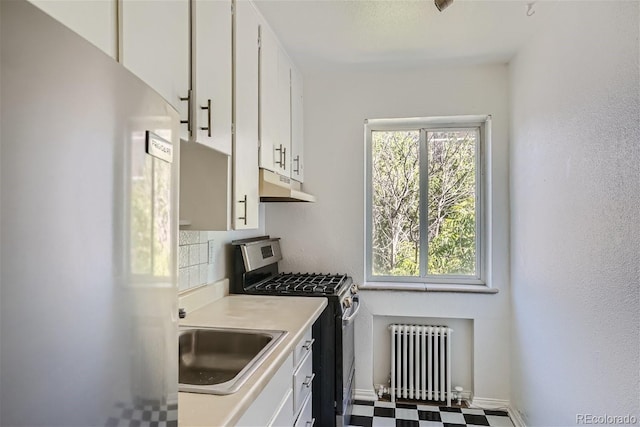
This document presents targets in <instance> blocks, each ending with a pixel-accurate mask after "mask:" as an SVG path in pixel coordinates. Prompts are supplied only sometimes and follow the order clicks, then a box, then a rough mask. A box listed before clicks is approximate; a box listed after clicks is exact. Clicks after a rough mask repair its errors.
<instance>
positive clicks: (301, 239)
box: [266, 65, 510, 399]
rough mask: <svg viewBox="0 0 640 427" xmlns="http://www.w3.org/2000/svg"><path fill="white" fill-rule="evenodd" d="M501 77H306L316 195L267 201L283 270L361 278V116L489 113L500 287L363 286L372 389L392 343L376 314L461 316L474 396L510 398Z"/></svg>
mask: <svg viewBox="0 0 640 427" xmlns="http://www.w3.org/2000/svg"><path fill="white" fill-rule="evenodd" d="M507 77H508V74H507V67H506V65H491V66H466V67H463V66H450V67H437V68H429V69H416V70H408V71H396V70H392V69H386V70H384V69H382V70H381V69H378V71H374V70H371V69H368V68H362V69H342V70H339V69H327V70H318V71H317V72H316V73H308V74H305V76H304V96H305V98H304V108H305V111H304V119H305V120H304V122H305V163H306V167H305V184H304V188H305V191H308V192H310V193H312V194H314V195H316V196H317V198H318V202H317V203H315V204H269V205H267V209H266V218H267V222H266V230H267V232H268V233H269V234H271V235H274V236H280V237H282V239H283V241H282V250H283V253H284V257H285V260H286V261H285V262H283V263H282V266H281V267H282V268H283V269H284V270H295V271H315V272H346V273H348V274H350V275H351V276H353V278H354V281H355V282H356V283H362V282H363V279H364V120H365V119H371V118H388V117H420V116H441V115H463V114H492V115H493V146H494V151H493V154H492V158H491V161H492V165H493V166H492V169H493V178H494V181H493V199H492V205H493V209H494V211H495V216H494V220H493V224H492V225H493V228H494V236H493V237H494V248H495V251H494V254H493V261H492V269H493V279H492V283H491V284H492V286H494V287H496V288H498V289H500V293H499V294H497V295H478V294H473V295H463V294H452V293H438V294H436V293H424V292H392V291H372V290H369V291H362V292H361V295H362V301H363V309H362V311H361V313H362V315H360V316H359V317H358V319H357V322H356V334H357V336H356V370H357V372H356V387H357V388H358V389H361V390H371V391H372V390H373V384H374V381H373V378H374V367H373V358H374V356H373V354H374V352H380V351H385V352H386V351H387V348H388V346H389V343H388V340H386V339H385V340H383V342H380V340H379V339H375V340H374V332H373V318H374V316H407V317H439V318H461V319H472V320H473V324H474V331H473V339H474V345H473V355H468V357H469V360H471V358H472V359H473V361H472V363H473V384H474V388H475V390H474V391H475V393H476V395H478V396H481V397H485V398H496V399H508V398H509V372H510V368H509V325H508V321H509V295H508V294H509V289H508V284H507V280H508V173H507V172H508V171H507V159H508V150H507V134H508V94H507V90H508V82H507ZM470 363H471V362H470ZM375 375H376V377H379V376H382V377H384V376H385V375H388V372H386V373H385V372H383V373H380V372H375Z"/></svg>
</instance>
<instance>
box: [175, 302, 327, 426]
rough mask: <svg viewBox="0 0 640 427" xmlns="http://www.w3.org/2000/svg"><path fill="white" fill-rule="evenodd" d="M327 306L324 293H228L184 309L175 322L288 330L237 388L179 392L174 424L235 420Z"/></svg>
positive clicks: (228, 423) (223, 423)
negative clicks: (221, 391)
mask: <svg viewBox="0 0 640 427" xmlns="http://www.w3.org/2000/svg"><path fill="white" fill-rule="evenodd" d="M326 306H327V299H326V298H315V297H314V298H310V297H288V296H287V297H277V296H254V295H230V296H227V297H224V298H222V299H219V300H217V301H215V302H213V303H211V304H208V305H205V306H203V307H202V308H199V309H197V310H195V311H193V312H187V317H186V318H185V319H182V320H181V321H180V326H209V327H225V328H248V329H278V330H285V331H287V332H288V334H287V336H286V337H285V338H284V339H283V340H282V341H281V342H280V343H279V344H278V345H277V347H276V348H275V349H274V351H273V352H272V353H271V354H270V355H269V357H268V358H267V359H266V360H265V362H264V363H263V364H262V365H261V366H260V367H259V368H258V370H257V371H255V372H254V373H253V374H252V375H251V376H250V377H249V379H248V380H247V382H246V383H244V385H242V387H240V390H238V391H237V392H235V393H233V394H229V395H224V396H222V395H214V394H197V393H183V392H181V393H178V424H179V425H180V426H181V427H183V426H189V427H190V426H216V427H217V426H232V425H235V423H237V422H238V420H239V419H240V417H241V416H242V415H243V414H244V412H245V411H246V409H247V408H248V407H249V406H250V405H251V403H252V402H253V401H254V400H255V399H256V397H258V395H259V394H260V392H261V391H262V389H263V388H264V387H265V386H266V385H267V383H268V382H269V380H270V379H271V378H272V377H273V375H274V374H275V373H276V371H277V370H278V368H279V367H280V366H281V365H282V363H283V362H284V361H285V360H286V359H287V356H288V355H289V353H290V352H291V351H292V350H293V348H294V347H295V345H296V343H297V342H298V341H299V340H300V339H302V337H303V335H304V332H305V331H306V330H307V328H308V327H310V326H311V325H313V322H315V320H316V319H317V318H318V316H320V314H321V313H322V311H323V310H324V308H325V307H326Z"/></svg>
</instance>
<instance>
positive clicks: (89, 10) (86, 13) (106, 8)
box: [31, 0, 118, 59]
mask: <svg viewBox="0 0 640 427" xmlns="http://www.w3.org/2000/svg"><path fill="white" fill-rule="evenodd" d="M31 3H33V4H35V5H36V6H38V7H39V8H40V9H42V10H43V11H44V12H46V13H47V14H49V15H50V16H51V17H53V18H55V19H57V20H58V21H60V22H61V23H63V24H64V25H66V26H67V27H69V28H70V29H71V30H73V31H75V32H76V33H78V34H79V35H81V36H82V37H84V38H85V39H87V40H88V41H90V42H91V43H93V44H94V45H96V46H97V47H99V48H100V49H102V50H103V51H104V52H105V53H106V54H107V55H109V56H111V57H112V58H114V59H115V58H116V56H117V51H118V37H117V33H116V29H117V21H118V18H117V5H116V0H93V1H77V0H31Z"/></svg>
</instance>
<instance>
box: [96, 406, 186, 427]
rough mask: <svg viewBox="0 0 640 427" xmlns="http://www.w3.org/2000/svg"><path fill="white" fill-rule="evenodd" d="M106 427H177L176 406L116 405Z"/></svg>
mask: <svg viewBox="0 0 640 427" xmlns="http://www.w3.org/2000/svg"><path fill="white" fill-rule="evenodd" d="M106 427H178V404H177V403H174V404H170V405H160V404H158V403H152V402H140V403H138V404H136V405H131V404H125V403H118V404H117V405H116V408H115V410H114V414H113V416H112V417H110V418H109V419H108V420H107V422H106Z"/></svg>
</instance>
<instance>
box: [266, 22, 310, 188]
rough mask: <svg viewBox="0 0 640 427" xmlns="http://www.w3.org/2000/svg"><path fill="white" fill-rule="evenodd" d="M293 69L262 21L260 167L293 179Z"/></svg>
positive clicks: (276, 40)
mask: <svg viewBox="0 0 640 427" xmlns="http://www.w3.org/2000/svg"><path fill="white" fill-rule="evenodd" d="M292 69H293V65H292V62H291V60H290V59H289V57H288V56H287V53H286V52H285V51H284V49H283V48H282V46H281V45H280V43H279V42H278V39H277V38H276V36H275V34H274V33H273V31H272V30H271V28H270V27H269V26H268V24H267V23H266V22H264V21H262V31H261V43H260V167H261V168H263V169H268V170H270V171H273V172H276V173H278V174H280V175H284V176H287V177H292V176H293V175H292V168H291V162H292V157H291V154H292V153H291V148H292V147H291V140H292V114H293V102H292V101H293V100H292V87H291V84H292ZM300 116H301V114H300ZM296 131H297V129H296Z"/></svg>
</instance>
